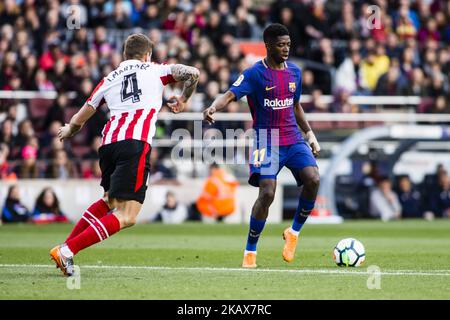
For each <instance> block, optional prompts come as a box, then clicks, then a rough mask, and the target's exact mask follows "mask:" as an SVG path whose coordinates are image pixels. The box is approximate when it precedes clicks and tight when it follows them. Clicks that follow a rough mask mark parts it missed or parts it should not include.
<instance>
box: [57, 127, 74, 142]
mask: <svg viewBox="0 0 450 320" xmlns="http://www.w3.org/2000/svg"><path fill="white" fill-rule="evenodd" d="M72 136H73V133H72V129H71V127H70V124H68V123H66V124H65V125H64V127H61V128H59V130H58V138H59V140H60V141H63V140H64V139H67V138H70V137H72Z"/></svg>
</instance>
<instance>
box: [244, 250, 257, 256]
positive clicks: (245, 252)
mask: <svg viewBox="0 0 450 320" xmlns="http://www.w3.org/2000/svg"><path fill="white" fill-rule="evenodd" d="M247 253H254V254H256V251H248V250H245V251H244V256H245V255H247Z"/></svg>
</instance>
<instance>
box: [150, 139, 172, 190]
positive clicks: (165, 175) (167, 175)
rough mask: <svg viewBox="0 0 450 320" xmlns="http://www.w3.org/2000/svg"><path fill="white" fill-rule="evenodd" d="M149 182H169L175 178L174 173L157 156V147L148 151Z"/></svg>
mask: <svg viewBox="0 0 450 320" xmlns="http://www.w3.org/2000/svg"><path fill="white" fill-rule="evenodd" d="M149 179H150V184H154V183H158V182H159V183H161V182H170V181H171V180H174V179H176V175H175V173H174V172H173V171H172V170H171V169H169V168H168V167H166V166H165V165H164V164H163V163H162V162H161V161H160V158H159V151H158V149H157V148H154V149H152V150H151V153H150V178H149Z"/></svg>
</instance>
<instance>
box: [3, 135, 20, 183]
mask: <svg viewBox="0 0 450 320" xmlns="http://www.w3.org/2000/svg"><path fill="white" fill-rule="evenodd" d="M8 156H9V147H8V145H6V144H5V143H0V180H17V175H16V173H15V172H14V171H13V169H14V168H12V167H11V166H10V164H9V163H8Z"/></svg>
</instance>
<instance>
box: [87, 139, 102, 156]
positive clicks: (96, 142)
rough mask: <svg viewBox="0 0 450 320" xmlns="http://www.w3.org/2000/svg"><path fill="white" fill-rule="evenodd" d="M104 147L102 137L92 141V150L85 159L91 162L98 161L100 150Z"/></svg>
mask: <svg viewBox="0 0 450 320" xmlns="http://www.w3.org/2000/svg"><path fill="white" fill-rule="evenodd" d="M101 146H102V137H101V136H96V137H94V139H92V143H91V146H90V147H91V148H90V150H89V152H87V153H86V154H85V155H84V156H83V159H89V160H98V149H99V148H100V147H101Z"/></svg>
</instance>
